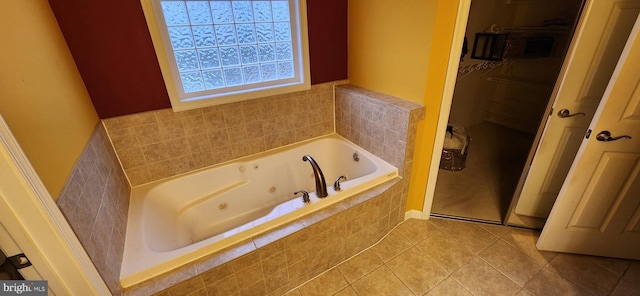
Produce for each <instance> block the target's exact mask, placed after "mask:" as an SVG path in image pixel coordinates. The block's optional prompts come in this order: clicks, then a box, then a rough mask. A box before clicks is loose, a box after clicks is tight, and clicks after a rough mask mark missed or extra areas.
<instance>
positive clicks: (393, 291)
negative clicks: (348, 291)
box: [351, 266, 414, 296]
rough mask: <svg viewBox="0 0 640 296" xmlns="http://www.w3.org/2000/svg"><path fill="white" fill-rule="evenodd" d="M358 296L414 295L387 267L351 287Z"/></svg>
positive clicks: (377, 270) (379, 269) (368, 275)
mask: <svg viewBox="0 0 640 296" xmlns="http://www.w3.org/2000/svg"><path fill="white" fill-rule="evenodd" d="M351 286H352V287H353V290H354V291H356V293H357V294H358V295H367V296H378V295H379V296H387V295H394V296H403V295H407V296H414V294H413V293H412V292H411V290H409V288H407V286H405V285H404V284H403V283H402V282H401V281H400V279H398V278H397V277H396V276H395V275H394V274H393V272H392V271H391V270H390V269H389V268H388V267H386V266H381V267H379V268H378V269H376V270H374V271H373V272H371V273H369V274H367V275H366V276H364V277H363V278H361V279H360V280H358V281H357V282H355V283H353V284H352V285H351Z"/></svg>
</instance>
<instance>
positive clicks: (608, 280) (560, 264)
mask: <svg viewBox="0 0 640 296" xmlns="http://www.w3.org/2000/svg"><path fill="white" fill-rule="evenodd" d="M551 266H552V267H553V268H554V269H555V270H556V271H557V272H558V273H559V274H561V275H562V276H563V277H564V278H566V279H568V280H570V281H572V282H573V283H575V284H576V285H578V286H580V287H582V288H584V289H585V290H587V291H589V292H591V293H593V294H594V295H608V294H610V293H611V292H612V291H613V289H614V288H615V287H616V285H617V283H618V276H616V275H615V274H614V273H612V272H610V271H608V270H606V269H605V268H603V267H601V266H599V265H597V264H594V263H593V262H592V261H591V260H590V257H588V256H582V255H572V254H559V255H558V256H556V257H555V258H553V261H551Z"/></svg>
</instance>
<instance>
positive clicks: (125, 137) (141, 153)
mask: <svg viewBox="0 0 640 296" xmlns="http://www.w3.org/2000/svg"><path fill="white" fill-rule="evenodd" d="M341 83H344V82H343V81H336V82H330V83H324V84H317V85H313V86H312V87H311V90H308V91H301V92H296V93H291V94H286V95H278V96H272V97H267V98H260V99H255V100H248V101H242V102H236V103H230V104H224V105H218V106H212V107H207V108H202V109H196V110H190V111H183V112H177V113H174V112H173V111H172V110H171V109H162V110H157V111H150V112H144V113H137V114H133V115H126V116H120V117H115V118H109V119H105V120H104V123H105V125H106V128H107V131H108V133H109V136H110V137H111V140H112V141H113V145H114V147H115V149H116V152H117V154H118V156H119V157H120V160H121V161H122V166H123V167H124V170H125V172H126V174H127V176H128V177H129V181H130V182H131V185H132V186H136V185H140V184H144V183H148V182H151V181H155V180H159V179H162V178H165V177H170V176H174V175H178V174H181V173H185V172H189V171H193V170H196V169H199V168H203V167H206V166H210V165H214V164H217V163H222V162H225V161H228V160H232V159H235V158H239V157H242V156H247V155H249V154H254V153H258V152H263V151H265V150H269V149H272V148H276V147H280V146H283V145H287V144H291V143H295V142H299V141H302V140H307V139H310V138H313V137H318V136H322V135H326V134H330V133H332V132H333V131H334V120H333V112H334V109H333V108H334V103H333V87H334V85H336V84H341Z"/></svg>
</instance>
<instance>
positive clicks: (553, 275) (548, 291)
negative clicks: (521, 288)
mask: <svg viewBox="0 0 640 296" xmlns="http://www.w3.org/2000/svg"><path fill="white" fill-rule="evenodd" d="M525 289H527V291H530V292H532V293H533V294H535V295H540V296H543V295H576V296H581V295H592V294H590V293H588V292H587V291H585V290H583V289H582V288H580V287H578V286H576V285H575V284H574V283H572V282H571V281H569V280H567V279H565V278H563V277H562V276H561V275H560V274H558V273H557V272H556V271H555V270H553V268H551V267H549V266H547V267H545V268H544V269H542V271H540V272H539V273H538V274H536V276H535V277H534V278H533V279H532V280H531V281H529V282H528V283H527V285H525Z"/></svg>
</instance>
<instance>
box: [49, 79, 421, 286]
mask: <svg viewBox="0 0 640 296" xmlns="http://www.w3.org/2000/svg"><path fill="white" fill-rule="evenodd" d="M343 83H344V82H343V81H338V82H332V83H326V84H322V85H314V86H313V87H312V90H310V91H305V92H300V93H295V94H290V95H284V96H275V97H270V98H263V99H260V100H259V101H258V100H253V101H245V102H240V103H233V104H227V105H222V106H216V107H210V108H204V109H200V110H192V111H185V112H179V113H174V112H173V111H171V110H169V109H164V110H157V111H150V112H145V113H139V114H133V115H129V116H122V117H117V118H110V119H106V120H103V124H101V125H100V126H99V127H98V128H97V129H96V132H95V134H94V136H93V137H92V139H91V140H90V142H89V144H88V145H87V149H86V150H85V152H84V153H83V155H82V156H81V158H80V160H79V161H78V164H77V165H76V167H75V168H74V171H73V173H72V175H71V176H70V178H69V181H68V184H67V186H66V187H65V189H64V190H63V193H62V194H61V196H60V198H59V199H58V205H59V207H60V208H61V209H62V211H63V213H64V214H65V216H66V217H67V220H68V221H69V223H70V224H71V225H72V227H73V228H74V230H75V231H76V234H77V235H78V237H79V238H80V240H81V242H82V243H83V246H84V247H85V249H86V250H87V252H88V253H89V255H90V257H91V258H92V260H93V261H94V264H95V265H96V267H97V268H98V270H99V271H100V274H101V275H102V276H103V278H104V279H105V281H106V282H107V284H108V286H109V287H110V289H111V290H112V293H113V294H114V295H121V294H124V295H151V294H154V293H157V295H186V294H187V293H194V292H195V294H193V295H198V293H202V295H206V292H208V293H214V294H216V295H217V294H225V295H231V294H238V295H281V294H282V293H284V292H286V291H288V290H290V289H292V288H294V287H296V286H298V285H300V284H302V283H303V282H305V281H307V280H309V279H311V278H313V277H314V276H316V275H318V274H321V273H323V272H324V271H326V270H328V269H330V268H331V267H333V266H335V265H337V264H338V263H340V262H341V261H343V260H344V259H346V258H348V257H350V256H352V255H354V254H356V253H358V252H360V251H362V250H363V249H365V248H367V247H369V246H370V245H372V244H374V243H375V242H376V241H378V240H379V239H380V238H382V237H383V236H384V235H385V234H386V233H387V232H388V231H389V230H390V229H391V228H393V227H394V226H395V225H397V224H398V223H400V222H401V221H402V220H403V219H404V206H403V204H404V203H406V186H407V185H406V184H407V182H408V180H407V179H404V180H403V179H400V178H398V179H396V180H392V181H389V182H387V183H385V184H383V185H380V186H378V187H377V188H375V189H372V190H369V191H367V192H364V193H361V194H359V195H357V196H354V197H352V198H350V199H349V200H347V201H345V202H344V203H341V204H338V205H334V206H332V207H330V208H328V209H323V210H321V211H319V212H317V213H314V214H312V215H310V216H308V217H306V218H304V219H303V220H301V221H297V222H294V223H292V224H290V225H286V226H284V227H281V228H280V229H276V230H274V231H271V232H269V233H267V234H264V235H261V236H259V237H255V238H251V239H249V240H247V241H246V242H245V243H243V244H241V245H238V246H235V247H232V248H229V249H227V250H224V251H222V252H219V253H216V254H213V255H211V256H209V257H207V258H203V259H201V260H200V261H198V262H197V263H196V264H193V265H188V266H184V267H181V268H179V269H178V270H174V271H172V272H169V273H167V274H165V275H162V276H161V277H159V278H157V279H155V280H151V281H148V282H145V283H142V284H139V285H137V286H135V287H131V288H128V289H126V290H125V291H123V290H122V289H121V287H120V286H119V282H118V280H119V271H120V264H119V262H121V260H122V248H123V246H124V234H125V228H126V215H127V209H128V197H129V193H130V186H137V185H140V184H144V183H147V182H151V181H154V180H158V179H161V178H165V177H169V176H173V175H176V174H181V173H185V172H188V171H192V170H196V169H199V168H202V167H205V166H209V165H213V164H216V163H220V162H224V161H227V160H231V159H235V158H238V157H242V156H246V155H248V154H253V153H258V152H262V151H264V150H268V149H272V148H277V147H280V146H283V145H287V144H290V143H294V142H298V141H302V140H306V139H309V138H313V137H317V136H321V135H325V134H329V133H332V132H334V131H335V130H336V127H334V122H335V124H336V125H338V124H339V126H340V129H341V130H344V129H346V128H348V130H349V132H348V133H347V134H344V133H341V134H342V135H343V136H345V137H347V138H349V139H350V140H352V141H353V142H356V143H358V144H359V145H361V146H363V147H364V148H366V149H367V150H369V151H371V152H373V153H374V154H377V155H378V156H380V157H382V158H383V159H385V160H387V161H388V162H390V163H392V164H394V165H396V166H398V168H399V169H400V173H401V175H402V176H405V177H408V174H409V173H410V165H411V156H412V150H411V148H408V147H409V146H411V147H412V146H413V143H414V141H415V137H414V136H413V135H412V133H414V132H415V126H416V124H417V121H418V120H419V119H421V118H422V117H424V108H423V107H421V106H418V105H417V104H413V103H407V102H406V101H403V100H399V99H396V98H393V97H389V96H385V95H381V94H378V93H374V92H369V91H367V90H364V89H360V88H357V87H354V86H345V87H344V88H341V89H340V91H336V97H337V96H338V94H337V93H338V92H339V93H340V95H339V96H340V100H339V102H340V104H341V105H339V106H340V108H343V107H347V106H356V107H355V108H356V109H351V111H352V112H353V117H352V118H354V120H355V121H354V122H353V123H352V122H349V123H346V122H345V121H342V118H343V117H341V119H340V120H339V119H338V117H339V116H338V115H335V116H334V114H335V113H334V99H333V98H334V92H333V89H334V86H335V85H340V84H343ZM342 104H346V105H342ZM335 106H338V105H337V102H336V105H335ZM359 107H362V108H363V109H357V108H359ZM349 108H351V107H349ZM360 111H364V112H365V113H360ZM370 112H373V113H370ZM375 112H377V113H375ZM340 113H341V114H343V115H344V112H340ZM378 115H379V116H381V117H378V118H379V120H371V119H372V117H371V116H378ZM364 118H367V120H366V121H365V120H364ZM334 120H335V121H334ZM107 134H108V135H107ZM109 139H110V140H111V142H109ZM114 148H115V151H114ZM116 155H117V157H116ZM118 158H119V160H120V163H118ZM120 164H121V166H120ZM127 179H128V180H129V182H127ZM113 262H118V264H107V263H113ZM334 288H335V289H341V288H343V287H342V286H340V285H338V286H336V287H334ZM349 292H352V290H344V293H343V294H344V295H349Z"/></svg>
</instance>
